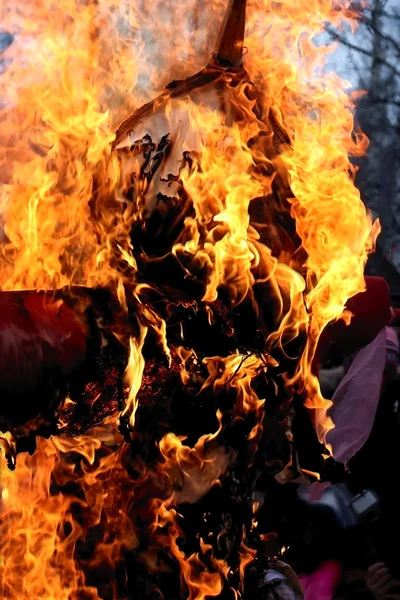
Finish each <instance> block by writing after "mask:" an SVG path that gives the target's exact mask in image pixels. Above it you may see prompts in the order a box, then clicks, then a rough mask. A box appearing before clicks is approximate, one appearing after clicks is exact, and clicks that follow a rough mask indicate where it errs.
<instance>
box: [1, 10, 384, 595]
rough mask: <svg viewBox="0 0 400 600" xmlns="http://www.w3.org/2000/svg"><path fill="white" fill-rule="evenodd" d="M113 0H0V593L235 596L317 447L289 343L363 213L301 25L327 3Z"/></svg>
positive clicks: (312, 474)
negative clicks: (187, 28)
mask: <svg viewBox="0 0 400 600" xmlns="http://www.w3.org/2000/svg"><path fill="white" fill-rule="evenodd" d="M134 4H135V5H134V6H129V7H127V8H126V13H125V14H121V13H123V10H125V9H123V7H122V6H120V5H119V4H118V3H114V2H113V1H111V0H110V1H109V2H108V1H107V0H106V1H105V2H100V3H99V2H92V1H91V0H86V1H84V2H80V1H77V0H63V1H62V2H60V3H58V4H57V5H55V4H53V3H52V2H47V1H46V2H37V1H36V0H32V1H31V2H28V3H24V6H21V7H12V8H4V9H2V11H3V13H4V14H3V15H2V17H3V19H2V22H3V23H4V26H5V27H7V30H9V31H10V32H11V33H12V34H13V36H14V38H15V42H14V43H13V44H11V46H9V47H8V48H7V50H6V51H5V52H6V54H5V56H6V61H5V67H4V70H3V73H2V74H1V76H0V78H1V84H0V85H1V87H2V98H4V100H3V106H2V107H1V121H2V132H1V134H0V144H1V153H0V156H1V158H0V160H1V163H2V174H1V204H0V207H1V224H2V240H1V253H0V283H1V294H0V348H1V356H0V390H1V405H0V430H1V432H2V434H1V447H2V450H3V456H2V461H3V465H2V483H1V485H2V501H1V511H0V512H1V519H0V522H1V538H0V547H1V556H2V565H1V597H2V598H10V599H14V600H24V599H25V598H30V599H32V598H38V599H43V600H65V599H68V600H73V599H82V600H88V599H89V598H90V599H92V600H94V599H103V600H111V599H113V600H127V599H129V598H142V597H151V598H166V599H171V600H172V599H179V598H189V599H190V600H200V599H203V598H206V597H221V598H225V597H226V598H238V597H242V598H247V597H249V598H250V597H252V598H254V597H258V596H257V593H258V592H257V590H258V589H259V581H260V576H262V566H261V567H260V566H259V556H260V548H261V547H262V551H261V554H262V556H263V557H269V558H274V557H278V556H281V549H282V546H283V545H284V544H285V543H286V542H285V540H284V539H283V537H284V536H283V537H282V535H281V532H280V531H279V523H280V521H282V519H284V518H286V513H285V511H286V510H287V507H288V506H289V507H290V501H288V500H285V501H283V500H282V498H283V496H284V495H285V494H286V492H282V490H288V489H290V486H291V485H292V484H293V483H299V482H300V483H308V482H312V481H315V480H317V479H318V478H320V476H321V473H322V472H323V470H324V466H325V465H326V463H327V460H326V459H327V457H328V456H329V448H326V447H325V445H324V441H325V435H326V432H327V431H328V430H329V428H330V427H332V425H333V424H332V423H331V422H330V419H329V418H328V417H327V415H326V411H327V408H328V407H329V402H327V401H325V400H324V399H323V398H322V397H321V394H320V390H319V384H318V380H317V377H316V376H315V373H314V372H313V368H312V366H313V361H314V357H315V355H316V352H317V347H318V343H319V339H320V337H321V334H322V332H323V331H324V330H325V328H326V327H327V325H328V324H330V323H332V322H333V321H335V320H337V319H339V318H344V319H347V321H348V319H349V318H350V316H349V314H348V313H347V312H346V311H345V306H346V302H347V301H348V299H349V298H351V297H352V296H354V295H356V294H357V293H359V292H362V291H363V290H364V278H363V270H364V265H365V261H366V258H367V255H368V253H369V252H370V251H371V250H372V248H373V245H374V240H375V237H376V234H377V226H376V225H375V224H373V223H372V221H371V219H370V218H369V217H368V215H367V213H366V210H365V208H364V205H363V203H362V202H361V200H360V197H359V193H358V191H357V190H356V188H355V186H354V183H353V176H354V172H355V171H354V167H353V166H352V164H351V162H350V157H351V156H352V155H360V154H362V153H363V152H364V151H365V147H366V141H365V138H364V136H363V135H362V134H361V133H360V132H355V131H354V125H353V117H352V101H353V100H352V99H351V97H350V96H349V95H348V94H347V93H346V83H345V82H343V81H341V80H339V78H338V77H337V76H336V75H334V74H332V73H331V74H327V73H326V72H325V71H324V64H325V60H326V55H327V53H328V52H329V51H330V48H327V47H325V46H322V45H321V44H319V43H317V41H316V40H315V38H316V36H317V35H318V34H319V33H320V32H321V31H322V29H323V25H324V22H325V21H327V20H329V21H330V22H332V23H334V24H335V25H337V26H340V24H341V23H342V22H344V21H346V20H347V19H350V20H351V18H352V13H351V10H350V8H349V6H348V4H349V3H346V2H340V3H339V2H334V1H331V0H312V1H311V2H310V1H307V2H305V1H303V0H302V1H299V2H295V3H294V2H292V1H291V0H283V1H281V2H275V1H272V0H249V2H247V3H246V1H245V0H231V2H230V3H229V6H226V5H225V4H226V3H224V2H219V1H215V2H214V3H210V5H209V6H207V7H206V8H204V7H203V8H201V7H199V6H197V4H196V3H193V5H190V6H189V3H183V4H182V3H180V2H176V3H175V6H169V4H168V3H163V2H161V1H157V0H156V1H153V2H152V3H149V2H147V1H146V0H144V1H143V2H137V3H134ZM189 10H192V11H193V15H192V16H193V19H194V21H195V22H197V29H196V28H195V26H194V29H193V31H195V34H196V33H197V34H198V42H199V43H200V42H201V43H202V49H201V51H200V52H198V53H197V52H196V51H197V50H198V48H197V42H196V43H195V42H193V43H192V44H191V43H190V42H189V40H186V37H187V36H185V34H184V31H183V30H182V34H180V30H179V25H180V23H179V15H185V14H186V12H187V11H189ZM202 11H204V13H207V15H208V17H207V19H208V20H206V23H205V24H204V22H203V21H202V20H201V18H200V15H201V12H202ZM224 11H225V17H223V12H224ZM171 15H173V16H171ZM167 17H168V19H170V20H169V21H168V19H167ZM196 20H197V21H196ZM151 27H153V29H152V35H153V36H155V37H156V38H157V39H158V38H160V40H158V41H159V43H160V55H159V56H158V57H155V58H154V64H153V63H151V64H149V62H146V60H147V57H146V53H145V50H146V43H145V33H146V32H147V34H148V35H150V34H149V33H148V32H149V28H150V29H151ZM218 29H219V30H220V32H219V33H217V31H218ZM205 32H206V33H207V35H206V33H205ZM18 36H19V37H18ZM29 36H31V38H32V37H33V38H34V39H35V40H36V42H37V43H38V44H39V45H40V47H39V48H38V49H37V51H35V52H30V49H29V44H28V42H27V40H28V38H29ZM141 36H142V37H141ZM164 38H165V40H164ZM18 39H19V41H18ZM24 40H25V41H26V44H25V45H24ZM208 40H212V41H213V47H214V50H212V47H211V48H210V44H209V41H208ZM163 42H164V43H165V44H166V45H169V47H170V48H172V50H171V49H170V51H169V52H167V51H166V45H165V46H164V43H163ZM186 43H187V47H185V44H186ZM132 48H137V49H138V50H137V53H136V54H135V53H134V52H133V50H132ZM182 57H184V58H182ZM163 87H164V90H163V91H161V92H160V88H161V89H162V88H163ZM120 123H122V124H120ZM115 130H116V133H115ZM7 465H8V467H9V468H8V469H7ZM289 495H290V494H289ZM261 513H262V514H261ZM260 569H261V575H260ZM260 597H261V596H260Z"/></svg>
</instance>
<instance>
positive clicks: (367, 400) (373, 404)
mask: <svg viewBox="0 0 400 600" xmlns="http://www.w3.org/2000/svg"><path fill="white" fill-rule="evenodd" d="M385 361H386V328H383V329H382V331H381V332H380V333H379V334H378V335H377V336H376V338H375V339H374V340H373V341H372V342H371V343H370V344H368V346H366V347H365V348H363V349H362V350H360V352H359V353H358V354H357V356H356V357H355V359H354V361H353V363H352V365H351V367H350V368H349V370H348V372H347V374H346V376H345V377H344V379H343V380H342V381H341V383H340V384H339V386H338V388H337V390H336V392H335V393H334V395H333V397H332V401H333V406H332V408H331V409H330V413H329V414H330V416H331V418H332V420H333V422H334V424H335V428H334V429H332V430H331V431H329V432H328V435H327V442H328V443H329V444H331V445H332V450H333V456H334V458H335V459H336V460H338V461H340V462H344V463H346V462H347V461H348V460H350V458H351V457H352V456H354V455H355V453H356V452H357V451H358V450H360V448H362V446H363V445H364V444H365V442H366V441H367V439H368V437H369V435H370V433H371V430H372V426H373V423H374V419H375V414H376V410H377V407H378V402H379V398H380V395H381V387H382V377H383V373H384V369H385Z"/></svg>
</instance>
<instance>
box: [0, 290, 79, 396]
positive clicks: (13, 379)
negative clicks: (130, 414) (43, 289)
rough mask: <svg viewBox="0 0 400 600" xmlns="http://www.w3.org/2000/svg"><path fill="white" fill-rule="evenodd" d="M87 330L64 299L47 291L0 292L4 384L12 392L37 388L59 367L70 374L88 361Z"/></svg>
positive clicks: (1, 375)
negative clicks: (52, 296) (45, 377)
mask: <svg viewBox="0 0 400 600" xmlns="http://www.w3.org/2000/svg"><path fill="white" fill-rule="evenodd" d="M85 354H86V331H85V327H84V326H83V324H82V323H81V322H80V321H79V319H78V318H77V316H76V315H75V313H74V312H73V310H72V309H71V308H70V307H69V306H67V305H66V304H65V303H64V302H63V301H61V300H60V301H54V300H52V299H51V298H49V297H46V296H45V295H44V294H43V293H36V292H20V293H19V292H2V293H1V294H0V388H1V389H2V390H3V392H6V393H7V392H9V393H11V394H12V395H13V396H15V395H19V394H29V393H32V392H34V391H35V390H36V388H37V386H38V385H39V383H40V381H41V379H42V377H43V374H44V373H46V372H49V371H51V370H52V369H54V368H56V369H57V370H58V372H59V373H60V374H62V375H64V376H67V375H69V374H71V373H73V371H74V370H75V369H76V367H77V366H78V365H79V364H80V363H81V362H82V361H83V360H84V358H85Z"/></svg>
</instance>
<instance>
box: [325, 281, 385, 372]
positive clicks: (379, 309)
mask: <svg viewBox="0 0 400 600" xmlns="http://www.w3.org/2000/svg"><path fill="white" fill-rule="evenodd" d="M365 284H366V290H365V292H362V293H360V294H357V295H356V296H354V297H353V298H350V300H349V301H348V303H347V306H346V308H347V309H348V310H349V311H350V312H351V313H352V314H353V317H352V319H351V322H350V324H349V325H346V323H345V322H344V321H342V320H340V321H337V322H335V323H333V324H332V325H329V326H328V327H326V328H325V330H324V331H323V333H322V335H321V338H320V341H319V345H318V349H317V356H316V363H317V364H318V363H321V362H325V361H327V360H331V359H334V358H337V357H339V356H345V355H349V354H352V353H354V352H357V351H358V350H360V349H361V348H364V346H367V345H368V344H369V343H371V342H372V340H373V339H374V338H375V337H376V336H377V335H378V333H379V332H380V331H381V330H382V329H383V328H384V327H385V326H386V325H388V324H389V323H390V321H391V320H392V312H391V308H390V290H389V286H388V284H387V283H386V281H385V280H384V279H383V278H382V277H368V276H367V277H365Z"/></svg>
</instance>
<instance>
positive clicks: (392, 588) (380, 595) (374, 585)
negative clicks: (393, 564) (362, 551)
mask: <svg viewBox="0 0 400 600" xmlns="http://www.w3.org/2000/svg"><path fill="white" fill-rule="evenodd" d="M365 581H366V584H367V588H368V590H369V592H370V594H371V596H372V597H373V598H374V600H400V583H399V582H398V581H396V580H395V579H394V578H393V576H392V574H391V573H390V571H389V569H388V567H387V566H386V565H385V563H383V562H378V563H375V564H373V565H371V566H370V567H369V569H368V571H367V575H366V578H365Z"/></svg>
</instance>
